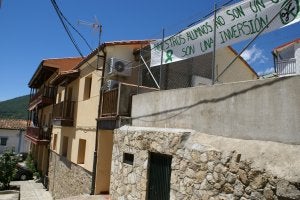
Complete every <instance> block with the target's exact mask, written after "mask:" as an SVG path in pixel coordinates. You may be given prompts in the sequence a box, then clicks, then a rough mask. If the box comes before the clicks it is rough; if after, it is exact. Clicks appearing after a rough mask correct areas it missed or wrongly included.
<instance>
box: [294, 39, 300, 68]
mask: <svg viewBox="0 0 300 200" xmlns="http://www.w3.org/2000/svg"><path fill="white" fill-rule="evenodd" d="M295 59H296V72H297V74H300V43H296V44H295Z"/></svg>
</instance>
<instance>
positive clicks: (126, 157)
mask: <svg viewBox="0 0 300 200" xmlns="http://www.w3.org/2000/svg"><path fill="white" fill-rule="evenodd" d="M133 160H134V155H133V154H131V153H124V154H123V163H127V164H129V165H133Z"/></svg>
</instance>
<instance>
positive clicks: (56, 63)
mask: <svg viewBox="0 0 300 200" xmlns="http://www.w3.org/2000/svg"><path fill="white" fill-rule="evenodd" d="M82 60H83V58H79V57H77V58H56V59H47V60H43V61H42V63H43V65H44V66H47V67H54V68H57V69H59V72H61V71H68V70H71V69H73V68H74V67H76V66H77V64H78V63H80V62H81V61H82Z"/></svg>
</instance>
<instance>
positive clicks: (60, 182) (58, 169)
mask: <svg viewBox="0 0 300 200" xmlns="http://www.w3.org/2000/svg"><path fill="white" fill-rule="evenodd" d="M48 177H49V184H48V187H49V191H50V192H51V193H52V196H53V198H54V199H60V198H66V197H71V196H76V195H80V194H90V192H91V183H92V173H91V172H89V171H87V170H86V169H84V168H82V167H81V166H79V165H76V164H74V163H72V162H71V161H69V160H67V159H66V158H65V157H62V156H60V155H58V154H56V153H55V152H53V151H51V152H50V158H49V176H48Z"/></svg>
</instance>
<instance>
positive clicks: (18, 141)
mask: <svg viewBox="0 0 300 200" xmlns="http://www.w3.org/2000/svg"><path fill="white" fill-rule="evenodd" d="M24 134H25V131H21V132H20V130H10V129H0V138H1V137H4V138H8V140H7V143H6V146H1V145H0V153H2V152H3V151H4V150H6V149H8V150H11V149H13V150H14V152H16V153H19V152H28V151H29V142H28V141H27V140H25V139H24Z"/></svg>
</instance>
